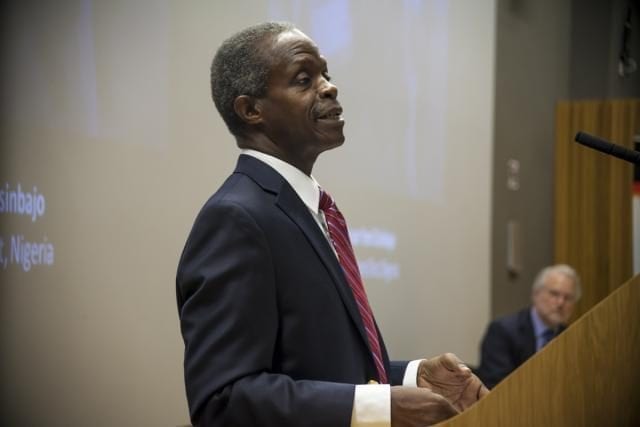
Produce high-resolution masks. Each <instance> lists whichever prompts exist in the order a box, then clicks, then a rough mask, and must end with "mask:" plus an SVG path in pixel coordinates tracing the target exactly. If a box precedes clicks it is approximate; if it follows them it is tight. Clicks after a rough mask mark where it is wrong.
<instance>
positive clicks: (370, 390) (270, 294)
mask: <svg viewBox="0 0 640 427" xmlns="http://www.w3.org/2000/svg"><path fill="white" fill-rule="evenodd" d="M211 81H212V93H213V99H214V102H215V104H216V107H217V109H218V111H219V112H220V114H221V116H222V118H223V119H224V121H225V123H226V124H227V127H228V128H229V130H230V132H231V133H232V134H233V135H234V137H235V139H236V142H237V145H238V146H239V147H240V148H241V149H242V154H241V155H240V158H239V160H238V163H237V166H236V169H235V171H234V173H233V174H232V175H231V176H230V177H229V178H228V179H227V180H226V182H225V183H224V184H223V185H222V187H221V188H220V189H219V190H218V191H217V192H216V193H215V194H214V195H213V196H212V197H211V198H210V199H209V200H208V201H207V203H206V204H205V206H204V207H203V208H202V210H201V212H200V213H199V215H198V216H197V218H196V220H195V223H194V225H193V229H192V231H191V233H190V235H189V238H188V240H187V243H186V245H185V248H184V251H183V254H182V257H181V259H180V264H179V267H178V273H177V279H176V282H177V299H178V309H179V314H180V321H181V330H182V335H183V338H184V342H185V362H184V368H185V382H186V388H187V399H188V401H189V408H190V413H191V419H192V422H193V423H194V424H196V425H207V426H254V425H259V426H349V425H353V426H358V425H373V424H367V423H371V422H378V421H381V422H382V423H381V424H380V423H378V424H375V425H376V426H377V425H389V424H390V423H391V424H393V425H394V427H403V426H414V425H426V424H432V423H435V422H437V421H440V420H443V419H446V418H448V417H450V416H452V415H454V414H456V413H458V412H459V411H461V410H464V409H465V408H466V407H468V406H469V405H471V404H473V403H474V402H475V401H476V400H477V399H478V398H480V397H481V396H482V395H484V394H485V393H486V392H487V390H486V388H485V387H484V386H483V385H482V383H481V382H480V381H479V379H478V378H477V377H476V376H475V375H473V374H472V373H471V371H470V370H469V368H468V367H466V366H465V365H464V364H462V363H461V362H460V360H459V359H457V358H456V357H455V356H454V355H451V354H446V355H443V356H439V357H435V358H432V359H426V360H418V361H412V362H408V363H407V362H398V363H390V362H389V358H388V356H387V352H386V349H385V347H384V342H383V340H382V337H381V335H380V331H379V329H378V328H377V326H376V325H375V320H373V316H372V314H371V313H370V308H369V306H368V301H367V300H366V294H364V291H363V289H360V290H359V291H358V290H357V285H358V284H361V283H360V282H357V283H355V284H354V282H353V281H354V279H353V277H356V278H357V279H358V280H359V272H357V266H356V267H355V272H354V271H353V270H351V271H349V274H345V273H346V272H347V270H346V268H348V267H343V265H342V264H343V263H344V262H345V259H348V256H349V253H351V254H352V250H351V247H350V244H347V245H346V246H345V244H344V242H342V244H337V243H336V241H335V239H334V237H333V236H334V235H333V234H332V233H333V232H335V230H334V229H328V228H327V227H334V226H335V224H334V225H332V223H331V221H330V218H329V219H328V218H327V215H329V213H328V211H323V210H321V209H320V208H319V201H320V198H321V192H320V188H319V186H318V184H317V182H316V181H315V180H314V179H313V178H312V176H311V170H312V167H313V164H314V163H315V161H316V158H317V157H318V155H319V154H320V153H322V152H323V151H325V150H329V149H331V148H334V147H337V146H340V145H342V143H343V142H344V135H343V131H342V129H343V126H344V121H343V118H342V108H341V106H340V104H339V103H338V101H337V94H338V90H337V88H336V86H335V85H333V84H332V83H331V82H330V78H329V76H328V74H327V63H326V61H325V59H324V58H323V57H322V56H321V55H320V53H319V51H318V48H317V46H316V45H315V44H314V43H313V41H312V40H311V39H309V38H308V37H307V36H306V35H304V34H303V33H302V32H300V31H299V30H297V29H296V28H294V27H293V26H291V25H289V24H281V23H266V24H260V25H257V26H254V27H250V28H248V29H245V30H243V31H241V32H240V33H238V34H236V35H234V36H232V37H231V38H229V39H227V40H226V41H225V42H224V43H223V44H222V46H221V47H220V48H219V49H218V52H217V53H216V56H215V58H214V61H213V64H212V67H211ZM322 200H326V197H325V196H323V198H322ZM323 209H324V208H323ZM325 212H327V213H326V214H325ZM332 212H333V213H332V214H331V215H334V214H335V212H336V211H335V210H334V211H332ZM346 240H347V243H348V239H346ZM345 247H346V249H345ZM345 251H346V252H345ZM337 255H340V259H338V257H337ZM385 378H387V379H388V381H384V380H385ZM379 382H389V383H390V384H392V385H394V386H393V387H391V386H390V385H389V384H375V383H379ZM401 384H405V385H401ZM409 385H412V386H413V387H412V386H409ZM385 423H386V424H385Z"/></svg>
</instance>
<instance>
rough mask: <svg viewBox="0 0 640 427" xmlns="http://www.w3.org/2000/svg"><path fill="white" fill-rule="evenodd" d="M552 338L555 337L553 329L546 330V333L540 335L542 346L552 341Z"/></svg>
mask: <svg viewBox="0 0 640 427" xmlns="http://www.w3.org/2000/svg"><path fill="white" fill-rule="evenodd" d="M554 336H555V332H554V330H553V329H547V330H546V331H544V332H543V333H542V339H543V344H542V345H545V344H547V343H548V342H549V341H551V339H553V337H554Z"/></svg>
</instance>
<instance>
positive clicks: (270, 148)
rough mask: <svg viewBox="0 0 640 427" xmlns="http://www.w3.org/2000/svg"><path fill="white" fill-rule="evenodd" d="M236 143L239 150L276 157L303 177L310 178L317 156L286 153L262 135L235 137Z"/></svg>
mask: <svg viewBox="0 0 640 427" xmlns="http://www.w3.org/2000/svg"><path fill="white" fill-rule="evenodd" d="M236 141H237V144H238V147H240V148H247V149H251V150H256V151H260V152H261V153H265V154H268V155H270V156H273V157H276V158H278V159H280V160H282V161H283V162H286V163H289V164H290V165H291V166H294V167H295V168H297V169H299V170H300V171H302V173H304V174H305V175H307V176H311V171H312V169H313V165H314V164H315V161H316V158H317V154H316V155H315V156H309V158H305V157H304V156H301V155H299V154H300V153H291V152H288V151H286V150H284V149H282V147H281V146H280V145H278V144H277V143H275V142H274V141H272V140H271V139H269V138H268V137H267V136H266V135H263V134H253V135H248V136H238V137H236Z"/></svg>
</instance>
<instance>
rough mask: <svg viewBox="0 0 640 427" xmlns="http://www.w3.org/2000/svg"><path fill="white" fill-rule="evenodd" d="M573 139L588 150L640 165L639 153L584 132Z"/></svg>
mask: <svg viewBox="0 0 640 427" xmlns="http://www.w3.org/2000/svg"><path fill="white" fill-rule="evenodd" d="M575 139H576V141H577V142H579V143H580V144H582V145H586V146H587V147H589V148H593V149H594V150H598V151H601V152H603V153H606V154H610V155H612V156H614V157H617V158H619V159H622V160H626V161H628V162H631V163H635V164H636V165H640V151H635V150H629V149H628V148H625V147H622V146H620V145H616V144H612V143H610V142H608V141H605V140H604V139H600V138H598V137H596V136H593V135H589V134H588V133H584V132H578V133H577V134H576V138H575Z"/></svg>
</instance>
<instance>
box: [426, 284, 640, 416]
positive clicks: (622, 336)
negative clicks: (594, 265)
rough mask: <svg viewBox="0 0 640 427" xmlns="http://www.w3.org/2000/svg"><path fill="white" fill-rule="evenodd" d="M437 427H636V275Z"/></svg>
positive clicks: (639, 352)
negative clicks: (486, 393) (482, 394)
mask: <svg viewBox="0 0 640 427" xmlns="http://www.w3.org/2000/svg"><path fill="white" fill-rule="evenodd" d="M438 426H443V427H444V426H451V427H467V426H491V427H494V426H509V427H511V426H518V427H528V426H531V427H540V426H544V427H548V426H558V427H566V426H603V427H604V426H616V427H617V426H640V275H638V276H636V277H634V278H633V279H631V280H630V281H629V282H627V283H626V284H624V285H623V286H621V287H619V288H618V289H616V290H615V291H613V292H612V293H611V294H610V295H609V296H608V297H606V298H605V299H604V300H602V301H601V302H600V303H598V304H597V305H596V306H595V307H593V308H592V309H591V310H589V311H588V312H587V313H585V314H584V315H583V316H582V317H580V318H579V319H578V320H576V321H575V322H574V323H573V324H572V325H571V326H570V327H569V328H567V330H566V331H564V332H563V333H562V334H561V335H559V336H558V337H557V338H556V339H554V340H553V341H551V342H550V343H549V344H548V345H547V346H546V347H545V348H544V349H543V350H541V351H540V352H538V353H536V354H535V355H534V356H533V357H531V358H530V359H529V360H527V361H526V362H525V363H524V364H523V365H522V366H520V367H519V368H518V369H516V370H515V371H514V372H513V373H512V374H511V375H509V376H508V377H507V378H506V379H505V380H503V381H502V382H501V383H500V384H498V385H497V386H496V387H495V388H494V389H493V390H492V391H491V393H489V395H488V396H486V397H485V398H484V399H482V400H481V401H479V402H478V403H476V404H475V405H473V406H472V407H471V408H469V409H467V410H466V411H465V412H463V413H462V414H460V415H457V416H456V417H454V418H451V419H450V420H448V421H445V422H443V423H440V424H438Z"/></svg>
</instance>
